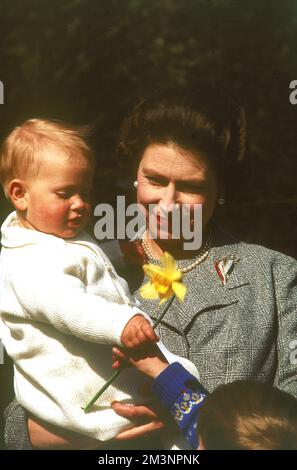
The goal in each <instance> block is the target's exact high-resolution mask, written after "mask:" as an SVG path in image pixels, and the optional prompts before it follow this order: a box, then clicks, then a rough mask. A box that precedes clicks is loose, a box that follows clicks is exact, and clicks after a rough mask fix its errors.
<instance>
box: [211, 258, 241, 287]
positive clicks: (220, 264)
mask: <svg viewBox="0 0 297 470" xmlns="http://www.w3.org/2000/svg"><path fill="white" fill-rule="evenodd" d="M237 261H238V259H237V258H236V256H233V255H231V256H224V258H223V259H222V260H219V261H216V262H215V268H216V272H217V273H218V275H219V278H220V279H221V281H222V284H223V286H224V285H225V284H226V282H227V278H228V276H229V275H230V274H231V272H232V270H233V268H234V265H235V263H237Z"/></svg>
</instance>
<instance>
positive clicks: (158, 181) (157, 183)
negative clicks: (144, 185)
mask: <svg viewBox="0 0 297 470" xmlns="http://www.w3.org/2000/svg"><path fill="white" fill-rule="evenodd" d="M148 180H149V181H150V183H151V184H153V185H154V186H166V184H168V183H167V181H166V180H165V179H163V178H155V177H154V176H148Z"/></svg>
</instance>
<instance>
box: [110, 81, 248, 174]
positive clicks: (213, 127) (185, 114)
mask: <svg viewBox="0 0 297 470" xmlns="http://www.w3.org/2000/svg"><path fill="white" fill-rule="evenodd" d="M169 142H172V143H174V144H176V145H178V146H179V147H181V148H184V149H186V150H190V151H192V152H193V153H198V154H204V155H206V156H207V157H208V158H209V159H210V162H211V163H212V164H213V166H214V169H215V170H216V172H217V174H218V175H219V176H221V177H222V178H223V180H225V175H226V174H228V173H230V172H233V171H234V168H235V167H236V166H237V165H238V163H240V162H242V160H243V159H244V155H245V149H246V123H245V113H244V111H243V109H242V108H241V107H240V106H239V105H237V104H236V103H235V102H233V101H232V100H231V99H230V98H229V97H228V96H225V95H224V94H223V93H221V92H220V91H219V90H217V89H216V88H214V87H212V86H208V85H207V86H206V85H199V86H192V87H174V88H168V89H166V90H159V91H157V92H155V93H154V94H153V95H151V96H150V97H149V98H147V99H145V100H143V101H141V102H140V103H139V104H138V105H137V106H136V107H135V108H134V109H133V111H132V112H131V114H130V115H129V116H128V117H127V118H126V119H125V120H124V122H123V124H122V128H121V134H120V143H119V149H118V150H119V155H120V157H121V158H125V159H127V158H128V159H132V160H133V161H134V163H135V166H134V170H136V168H137V166H138V164H139V162H140V160H141V157H142V155H143V153H144V151H145V149H146V147H147V146H148V145H150V144H154V143H158V144H167V143H169Z"/></svg>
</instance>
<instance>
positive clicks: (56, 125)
mask: <svg viewBox="0 0 297 470" xmlns="http://www.w3.org/2000/svg"><path fill="white" fill-rule="evenodd" d="M87 135H88V130H87V127H74V126H70V125H68V124H64V123H62V122H59V121H52V120H51V121H50V120H45V119H29V120H27V121H25V122H24V123H23V124H21V125H20V126H18V127H16V128H15V129H13V131H12V132H11V133H10V134H9V135H8V136H7V138H6V139H5V140H4V142H3V144H2V146H1V150H0V182H1V184H2V186H3V188H4V191H5V192H6V189H7V185H8V184H9V182H10V181H11V180H12V179H14V178H22V177H24V176H26V175H27V174H28V172H30V173H31V172H33V173H34V172H35V173H36V174H37V173H38V169H39V167H40V165H41V164H42V161H41V159H39V158H38V157H39V156H40V150H42V149H44V148H45V147H47V146H55V147H59V148H60V149H62V150H63V151H65V152H66V153H67V154H68V155H69V156H70V157H72V156H75V154H77V153H80V154H82V155H84V156H85V158H86V159H87V160H89V161H90V162H91V163H92V164H93V162H94V155H93V153H92V151H91V149H90V147H89V145H88V144H87V142H86V140H85V139H86V137H87Z"/></svg>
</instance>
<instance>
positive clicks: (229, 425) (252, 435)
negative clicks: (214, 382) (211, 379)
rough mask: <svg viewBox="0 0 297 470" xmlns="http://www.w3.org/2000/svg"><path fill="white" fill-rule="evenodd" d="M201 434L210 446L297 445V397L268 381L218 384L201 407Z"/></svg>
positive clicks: (263, 447) (271, 447)
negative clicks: (269, 383)
mask: <svg viewBox="0 0 297 470" xmlns="http://www.w3.org/2000/svg"><path fill="white" fill-rule="evenodd" d="M198 434H199V437H200V439H201V440H202V443H203V445H204V447H205V448H206V449H209V450H211V449H231V450H243V449H249V450H274V449H284V450H286V449H297V400H296V399H295V398H294V397H293V396H292V395H289V394H288V393H286V392H284V391H282V390H279V389H277V388H275V387H272V386H270V385H268V384H262V383H257V382H247V381H237V382H233V383H229V384H226V385H221V386H220V387H218V388H217V389H216V390H215V391H214V392H213V393H212V394H211V395H209V397H207V399H206V401H205V404H204V405H203V407H202V408H201V414H200V417H199V421H198Z"/></svg>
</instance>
